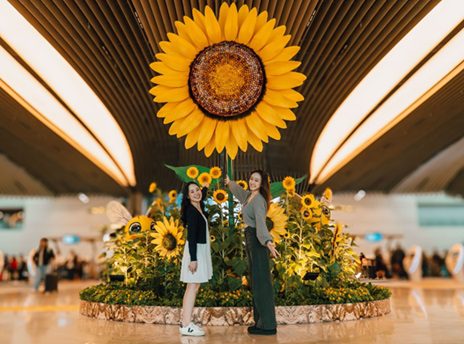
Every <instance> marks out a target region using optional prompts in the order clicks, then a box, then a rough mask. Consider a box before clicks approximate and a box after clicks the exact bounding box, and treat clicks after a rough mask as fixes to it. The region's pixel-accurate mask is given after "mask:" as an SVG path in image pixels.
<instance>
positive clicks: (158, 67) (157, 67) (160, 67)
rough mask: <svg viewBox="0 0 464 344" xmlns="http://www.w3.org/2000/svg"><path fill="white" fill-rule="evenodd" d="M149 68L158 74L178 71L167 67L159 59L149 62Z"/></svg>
mask: <svg viewBox="0 0 464 344" xmlns="http://www.w3.org/2000/svg"><path fill="white" fill-rule="evenodd" d="M150 68H151V69H153V70H154V71H155V72H156V73H158V74H166V75H171V74H176V73H178V71H176V70H174V69H171V68H169V67H168V66H167V65H166V64H165V63H163V62H160V61H156V62H152V63H150Z"/></svg>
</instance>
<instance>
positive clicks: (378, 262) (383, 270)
mask: <svg viewBox="0 0 464 344" xmlns="http://www.w3.org/2000/svg"><path fill="white" fill-rule="evenodd" d="M374 254H375V273H376V275H377V278H385V277H386V278H390V273H389V271H388V268H387V264H385V260H384V259H383V255H382V250H381V249H380V247H378V248H376V249H375V251H374Z"/></svg>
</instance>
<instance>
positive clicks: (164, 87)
mask: <svg viewBox="0 0 464 344" xmlns="http://www.w3.org/2000/svg"><path fill="white" fill-rule="evenodd" d="M267 17H268V13H267V12H266V11H264V12H261V13H259V14H258V11H257V9H256V8H252V9H251V10H250V9H249V8H248V6H247V5H243V6H241V7H240V9H237V6H236V5H235V3H233V4H231V5H230V6H229V5H228V4H227V3H225V2H224V3H223V4H222V5H221V8H220V11H219V17H218V18H216V16H215V15H214V12H213V10H212V9H211V8H210V7H209V6H206V8H205V12H204V14H203V13H201V12H199V11H198V10H196V9H194V10H193V20H192V19H191V18H189V17H184V21H183V22H181V21H176V22H175V26H176V29H177V34H174V33H168V35H167V37H168V40H169V41H164V42H160V44H159V45H160V48H161V49H162V51H163V52H162V53H159V54H156V59H157V61H155V62H153V63H151V64H150V67H151V68H152V69H153V70H154V71H155V72H156V73H157V74H158V75H157V76H155V77H154V78H152V80H151V81H152V82H153V83H154V84H155V85H156V86H155V87H153V88H152V89H151V90H150V93H151V94H152V95H154V96H155V98H154V101H155V102H157V103H166V104H165V105H164V106H163V107H162V108H161V109H160V110H159V111H158V113H157V116H158V117H159V118H164V123H165V124H171V127H170V128H169V134H170V135H176V136H177V137H178V138H180V137H184V136H185V137H186V139H185V147H186V148H187V149H189V148H192V147H193V146H195V145H197V148H198V150H199V151H201V150H204V152H205V155H206V156H207V157H209V156H210V155H211V154H212V153H213V151H214V150H216V151H217V152H218V153H221V152H222V151H223V150H224V148H225V149H226V151H227V154H228V155H229V156H230V157H231V158H232V159H234V158H235V157H236V155H237V152H238V149H240V150H241V151H243V152H246V151H247V149H248V146H249V145H250V146H252V147H253V148H255V149H256V150H257V151H259V152H261V151H262V150H263V142H264V143H267V142H269V137H270V138H272V139H275V140H280V137H281V136H280V132H279V130H278V129H285V128H286V127H287V124H286V122H285V121H294V120H295V119H296V117H295V114H294V113H293V111H292V110H291V109H293V108H296V107H298V102H300V101H302V100H303V99H304V98H303V96H302V95H301V94H300V93H298V92H297V91H295V90H293V88H295V87H298V86H300V85H302V84H303V82H304V80H305V79H306V77H305V76H304V75H303V74H301V73H297V72H294V70H295V69H296V68H298V66H299V65H300V64H301V62H298V61H292V60H291V59H292V58H293V57H294V56H295V55H296V54H297V53H298V51H299V49H300V48H299V47H298V46H290V47H287V44H288V42H289V41H290V38H291V36H290V35H285V30H286V28H285V26H279V27H275V25H276V20H275V19H271V20H268V18H267Z"/></svg>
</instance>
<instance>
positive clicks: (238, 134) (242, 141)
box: [230, 119, 248, 152]
mask: <svg viewBox="0 0 464 344" xmlns="http://www.w3.org/2000/svg"><path fill="white" fill-rule="evenodd" d="M230 127H231V132H232V135H233V136H234V137H235V140H236V141H237V144H238V146H239V147H240V149H241V150H242V151H243V152H246V150H247V146H248V141H247V127H246V123H245V120H243V119H240V120H238V121H233V122H230Z"/></svg>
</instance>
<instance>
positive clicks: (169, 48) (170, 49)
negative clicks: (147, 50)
mask: <svg viewBox="0 0 464 344" xmlns="http://www.w3.org/2000/svg"><path fill="white" fill-rule="evenodd" d="M159 46H160V48H161V50H163V51H164V52H165V53H166V54H174V53H176V50H175V49H174V46H173V45H172V43H171V42H166V41H162V42H159Z"/></svg>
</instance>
